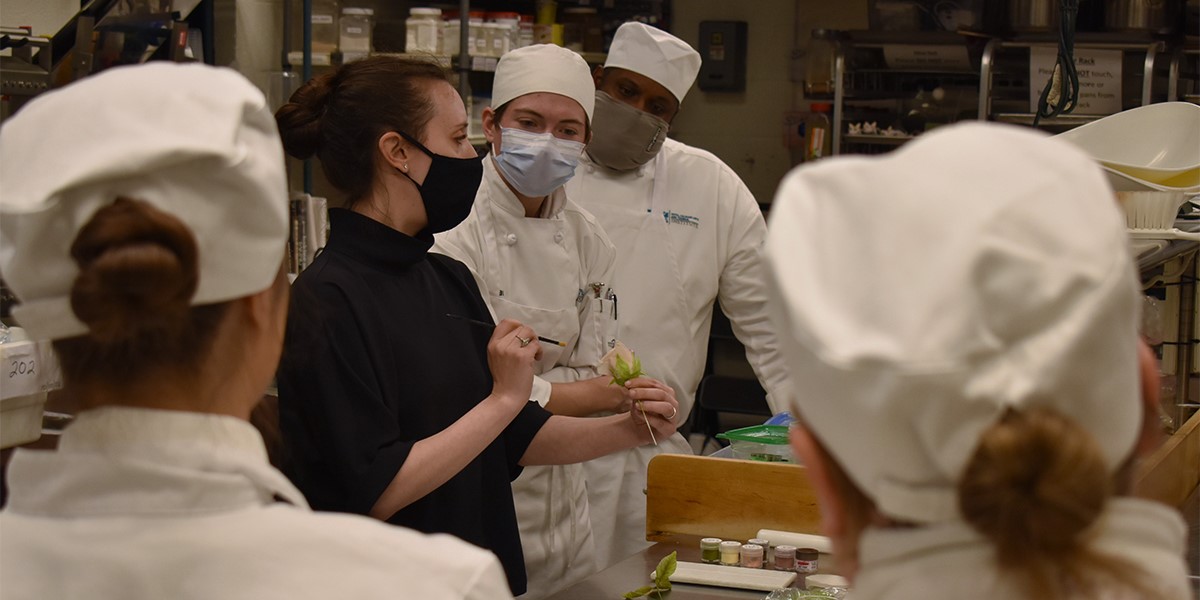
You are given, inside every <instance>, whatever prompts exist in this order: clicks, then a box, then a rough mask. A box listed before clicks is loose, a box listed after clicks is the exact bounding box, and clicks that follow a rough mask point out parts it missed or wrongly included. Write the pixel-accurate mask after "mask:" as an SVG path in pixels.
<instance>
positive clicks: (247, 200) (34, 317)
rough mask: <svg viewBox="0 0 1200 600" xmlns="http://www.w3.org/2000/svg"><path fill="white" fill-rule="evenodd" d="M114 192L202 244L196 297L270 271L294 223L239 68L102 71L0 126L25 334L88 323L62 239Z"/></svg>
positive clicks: (262, 104)
mask: <svg viewBox="0 0 1200 600" xmlns="http://www.w3.org/2000/svg"><path fill="white" fill-rule="evenodd" d="M118 196H122V197H127V198H132V199H136V200H142V201H144V202H146V203H149V204H150V205H152V206H154V207H155V208H158V209H159V210H162V211H164V212H166V213H169V214H171V215H173V216H175V217H177V218H178V219H180V220H181V221H182V222H183V223H184V224H185V225H186V226H187V227H188V228H189V229H190V230H191V231H192V233H193V235H194V236H195V238H196V242H197V247H198V261H199V281H198V285H197V289H196V292H195V295H194V296H193V298H192V301H191V303H192V305H200V304H209V303H215V302H222V301H228V300H233V299H236V298H239V297H244V296H248V295H251V294H253V293H256V292H259V291H262V290H264V289H266V288H268V287H269V286H270V285H271V284H272V282H273V281H274V280H275V278H276V277H277V276H278V273H279V268H280V265H281V261H282V259H283V251H284V245H285V243H286V241H287V230H288V202H287V201H288V195H287V181H286V177H285V173H284V162H283V149H282V146H281V145H280V141H279V134H278V132H277V130H276V127H275V120H274V119H273V118H272V116H271V113H270V111H269V110H268V107H267V105H266V100H265V99H264V97H263V95H262V93H261V92H259V90H258V89H257V88H255V87H254V85H252V84H251V83H250V82H249V81H247V80H246V78H245V77H243V76H242V75H240V74H238V73H237V72H236V71H233V70H231V69H225V68H214V67H209V66H205V65H201V64H187V65H181V64H174V63H163V62H156V63H150V64H145V65H137V66H127V67H118V68H113V69H109V70H107V71H104V72H102V73H99V74H97V75H93V76H90V77H88V78H86V79H83V80H81V81H79V82H77V83H73V84H71V85H68V86H66V87H64V88H62V89H58V90H54V91H50V92H47V93H45V94H42V95H41V96H39V97H37V98H35V99H34V100H32V101H30V102H29V103H28V104H27V105H25V106H24V107H23V108H22V109H21V110H20V111H19V112H18V113H17V114H16V115H14V116H13V117H11V118H10V119H9V120H8V121H6V122H5V123H4V127H3V128H0V273H2V274H3V277H4V280H5V282H6V283H7V284H8V285H9V287H11V288H12V290H13V292H14V293H15V294H16V296H17V297H18V299H19V300H20V302H21V304H20V305H19V306H17V307H16V308H15V309H14V311H13V314H14V316H15V317H16V318H17V320H19V321H20V323H21V325H22V326H24V327H25V328H26V329H27V330H28V331H29V333H30V334H31V336H32V337H34V338H38V339H62V338H67V337H73V336H77V335H82V334H84V333H86V332H87V326H86V325H84V324H83V323H82V322H81V321H80V320H79V319H78V318H76V316H75V314H74V312H73V311H72V309H71V304H70V292H71V288H72V285H73V284H74V281H75V279H76V277H77V275H78V267H77V266H76V264H75V262H74V261H73V260H72V258H71V256H70V252H69V249H70V247H71V244H72V243H73V241H74V240H75V237H76V235H77V234H78V232H79V230H80V228H81V227H83V225H85V224H86V223H87V222H88V221H89V219H91V217H92V215H93V214H95V212H96V211H97V210H99V209H100V208H101V207H104V206H107V205H109V204H111V203H113V202H114V201H115V200H116V198H117V197H118Z"/></svg>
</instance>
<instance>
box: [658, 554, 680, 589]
mask: <svg viewBox="0 0 1200 600" xmlns="http://www.w3.org/2000/svg"><path fill="white" fill-rule="evenodd" d="M677 566H679V559H678V557H677V556H676V555H675V552H671V553H670V554H668V555H666V556H664V557H663V559H662V560H660V561H658V567H657V568H655V569H654V585H656V586H658V587H659V588H661V589H663V590H664V591H665V590H669V589H671V575H674V574H675V568H676V567H677Z"/></svg>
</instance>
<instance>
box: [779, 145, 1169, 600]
mask: <svg viewBox="0 0 1200 600" xmlns="http://www.w3.org/2000/svg"><path fill="white" fill-rule="evenodd" d="M880 198H886V199H887V200H886V201H885V202H880ZM1068 224H1069V225H1068ZM770 228H771V232H770V235H769V236H768V240H767V244H766V246H767V254H768V260H769V270H770V272H771V280H772V281H773V286H774V287H773V290H772V291H773V294H772V303H771V313H772V315H773V316H774V317H775V319H776V322H777V323H778V325H779V327H780V331H781V334H780V335H781V339H783V342H782V343H783V351H784V356H785V358H786V363H787V366H788V370H789V372H790V373H791V374H792V376H793V377H796V378H798V379H802V380H803V381H804V384H805V387H804V393H803V394H801V395H799V396H798V399H797V402H796V407H795V410H796V413H797V415H798V416H799V418H800V419H801V420H802V422H803V424H804V427H802V428H800V429H797V430H796V431H795V432H794V433H793V447H794V448H795V450H796V452H797V454H798V455H799V456H801V457H803V459H804V463H805V465H806V466H807V467H808V473H809V477H810V479H811V480H812V483H813V486H814V487H815V488H816V490H817V496H818V499H819V502H820V506H821V516H822V522H823V527H824V529H825V530H826V532H827V534H828V535H830V536H831V537H832V538H833V541H834V547H833V551H834V556H835V558H836V559H837V560H838V561H839V562H840V563H841V567H842V569H843V570H844V572H845V574H846V575H848V576H849V577H851V578H852V579H853V586H854V597H855V598H861V599H865V600H872V599H877V598H879V599H881V598H887V599H889V600H906V599H912V600H916V599H920V600H936V599H941V598H946V599H958V598H972V599H975V600H1001V599H1009V598H1053V599H1066V598H1071V599H1094V598H1106V599H1151V598H1153V599H1155V600H1184V599H1186V598H1189V597H1191V594H1190V593H1189V591H1188V585H1187V575H1186V574H1187V571H1186V568H1185V566H1184V563H1183V559H1182V557H1183V552H1184V541H1185V539H1186V529H1185V527H1184V523H1183V520H1182V519H1180V516H1179V514H1178V513H1177V512H1176V511H1175V510H1173V509H1171V508H1168V507H1167V506H1164V505H1161V504H1159V503H1157V502H1153V501H1149V500H1143V499H1138V498H1135V497H1134V496H1133V494H1132V493H1131V492H1132V490H1131V488H1132V475H1133V472H1134V470H1135V465H1136V463H1137V461H1138V459H1139V458H1141V457H1144V456H1146V455H1147V454H1149V453H1150V452H1151V451H1153V450H1154V449H1155V448H1156V447H1157V445H1158V444H1159V443H1160V442H1161V439H1159V438H1160V437H1161V433H1160V432H1159V431H1157V430H1156V429H1157V427H1158V426H1159V420H1158V400H1157V376H1156V373H1157V370H1156V368H1155V367H1156V361H1155V359H1154V356H1153V354H1152V353H1151V351H1150V350H1149V348H1148V347H1146V346H1145V345H1144V344H1143V343H1141V341H1140V340H1139V338H1138V332H1137V324H1138V304H1139V302H1140V290H1141V287H1140V286H1139V283H1138V280H1137V275H1136V272H1135V270H1134V265H1133V261H1132V259H1131V257H1130V254H1129V249H1128V236H1127V234H1126V231H1125V219H1124V215H1123V213H1122V211H1121V210H1120V208H1119V207H1118V205H1117V203H1116V201H1115V200H1114V197H1113V192H1112V190H1111V189H1110V188H1109V186H1108V183H1107V181H1106V179H1105V178H1104V175H1103V173H1101V171H1100V169H1099V168H1097V166H1096V165H1095V163H1094V162H1093V161H1092V160H1090V159H1089V158H1088V157H1087V156H1085V155H1084V154H1083V153H1081V152H1079V151H1078V150H1077V149H1075V148H1073V147H1072V146H1071V145H1070V144H1066V143H1063V142H1061V141H1057V140H1055V139H1053V138H1050V137H1048V136H1045V135H1043V134H1041V133H1038V132H1034V131H1030V130H1028V129H1022V128H1017V127H1012V126H1000V125H985V124H969V125H958V126H954V127H949V128H946V129H945V130H942V129H939V130H937V131H935V132H933V133H930V134H927V135H926V136H922V137H921V138H920V139H918V140H916V141H914V142H912V143H911V144H910V145H906V146H905V147H904V148H901V149H899V150H897V151H896V152H895V153H893V154H890V155H887V156H886V157H883V158H844V159H835V160H829V161H822V162H819V163H816V164H814V165H812V166H806V167H801V168H800V169H798V170H797V171H795V172H793V173H792V174H790V175H789V176H788V177H787V178H786V179H785V180H784V182H783V184H782V185H781V187H780V189H779V193H778V195H777V196H776V199H775V203H774V204H773V205H772V210H771V225H770ZM847 273H853V274H855V276H854V277H847V276H846V274H847Z"/></svg>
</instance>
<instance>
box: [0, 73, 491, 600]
mask: <svg viewBox="0 0 1200 600" xmlns="http://www.w3.org/2000/svg"><path fill="white" fill-rule="evenodd" d="M0 214H2V217H0V232H2V234H3V235H2V236H0V270H3V272H4V277H5V280H6V281H7V283H8V284H9V285H10V286H11V287H12V289H13V290H14V292H15V293H16V295H17V296H18V297H19V298H20V300H21V305H20V306H18V307H17V308H16V309H15V310H14V315H15V316H16V317H17V319H19V321H20V323H21V324H22V325H23V326H24V327H25V328H26V329H27V330H28V331H29V333H30V334H31V335H32V336H33V337H34V338H36V339H48V340H53V342H54V349H55V351H56V352H57V354H58V356H59V359H60V362H61V366H62V374H63V378H64V389H63V392H64V394H65V395H66V396H67V397H70V398H71V399H73V400H76V401H78V402H79V405H80V409H81V412H79V413H78V415H77V417H76V419H75V421H74V422H73V423H72V424H71V425H69V426H68V427H67V429H66V430H65V431H64V433H63V435H62V438H61V441H60V442H59V445H58V450H57V451H53V452H51V451H32V450H18V451H17V452H16V453H15V455H14V456H13V458H12V462H11V463H10V465H9V470H8V483H9V485H10V496H9V499H8V506H7V507H6V508H5V510H4V511H3V512H2V513H0V532H2V533H0V598H4V599H13V600H24V599H29V598H101V599H103V598H114V599H115V598H120V599H122V600H161V599H164V598H173V599H186V598H195V599H211V598H246V599H250V598H289V599H299V598H314V599H316V598H321V599H327V598H422V599H430V598H434V599H444V600H458V599H464V598H471V599H476V600H491V599H494V598H511V595H510V594H509V592H508V584H507V582H506V581H505V577H504V573H503V571H502V570H501V567H500V563H499V561H498V560H497V559H496V557H495V556H494V555H493V554H491V553H490V552H487V551H484V550H481V549H479V548H475V547H473V546H470V545H468V544H466V543H465V542H462V541H459V540H457V539H455V538H452V537H450V536H447V535H423V534H418V533H416V532H413V531H411V530H405V529H401V528H397V527H394V526H391V525H387V524H385V523H380V522H378V521H375V520H372V519H368V518H366V517H360V516H351V515H344V514H316V513H314V512H312V511H311V510H310V509H309V507H308V504H307V503H306V502H305V499H304V497H303V496H301V494H300V492H299V491H297V490H296V488H295V487H293V486H292V484H291V483H290V482H289V481H288V480H287V478H286V477H284V475H283V474H282V473H280V472H278V471H276V470H275V469H274V468H273V467H271V465H270V464H269V463H268V461H267V453H266V449H265V447H264V444H263V439H262V437H261V436H260V434H259V433H258V431H257V430H256V429H255V428H254V427H253V426H252V425H251V424H250V423H249V422H248V419H249V416H250V413H251V410H252V409H253V408H254V406H255V405H256V404H257V403H258V402H259V400H260V399H261V398H262V394H263V390H264V389H265V388H266V387H267V385H268V384H269V382H270V381H271V377H272V375H273V374H274V372H275V367H276V364H277V362H278V360H279V356H280V350H281V348H282V344H283V332H284V321H285V315H286V312H287V307H288V291H289V290H288V283H287V279H286V276H285V273H284V271H283V270H282V269H281V265H282V259H283V253H284V245H285V243H286V240H287V235H288V234H287V232H288V213H287V187H286V181H285V175H284V165H283V153H282V147H281V145H280V140H279V136H278V134H277V132H276V128H275V122H274V119H273V118H272V116H271V113H270V112H269V111H268V109H267V106H266V102H265V99H264V98H263V95H262V94H261V93H260V92H259V91H258V90H257V89H256V88H255V87H254V86H253V85H251V84H250V83H249V82H248V81H246V80H245V79H244V78H243V77H242V76H241V75H239V74H237V73H236V72H234V71H231V70H227V69H215V68H212V67H207V66H203V65H176V64H173V63H155V64H151V65H142V66H132V67H120V68H114V69H110V70H108V71H105V72H104V73H101V74H98V75H95V76H92V77H89V78H87V79H84V80H83V81H81V82H78V83H74V84H72V85H70V86H68V87H66V88H64V89H62V90H56V91H51V92H48V93H46V94H44V95H42V96H41V97H39V98H37V99H35V100H33V101H32V102H30V103H29V104H28V105H26V106H25V107H23V108H22V109H21V111H20V112H19V113H17V114H16V115H15V116H14V117H12V118H11V120H9V121H8V122H6V123H5V124H4V127H3V129H0Z"/></svg>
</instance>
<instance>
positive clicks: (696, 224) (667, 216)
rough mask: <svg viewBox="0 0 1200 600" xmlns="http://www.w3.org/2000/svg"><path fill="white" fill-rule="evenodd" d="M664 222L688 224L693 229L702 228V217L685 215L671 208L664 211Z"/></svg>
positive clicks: (668, 223)
mask: <svg viewBox="0 0 1200 600" xmlns="http://www.w3.org/2000/svg"><path fill="white" fill-rule="evenodd" d="M663 222H665V223H666V224H667V225H687V226H688V227H691V228H692V229H700V217H693V216H691V215H683V214H679V213H677V212H672V211H669V210H664V211H663Z"/></svg>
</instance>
